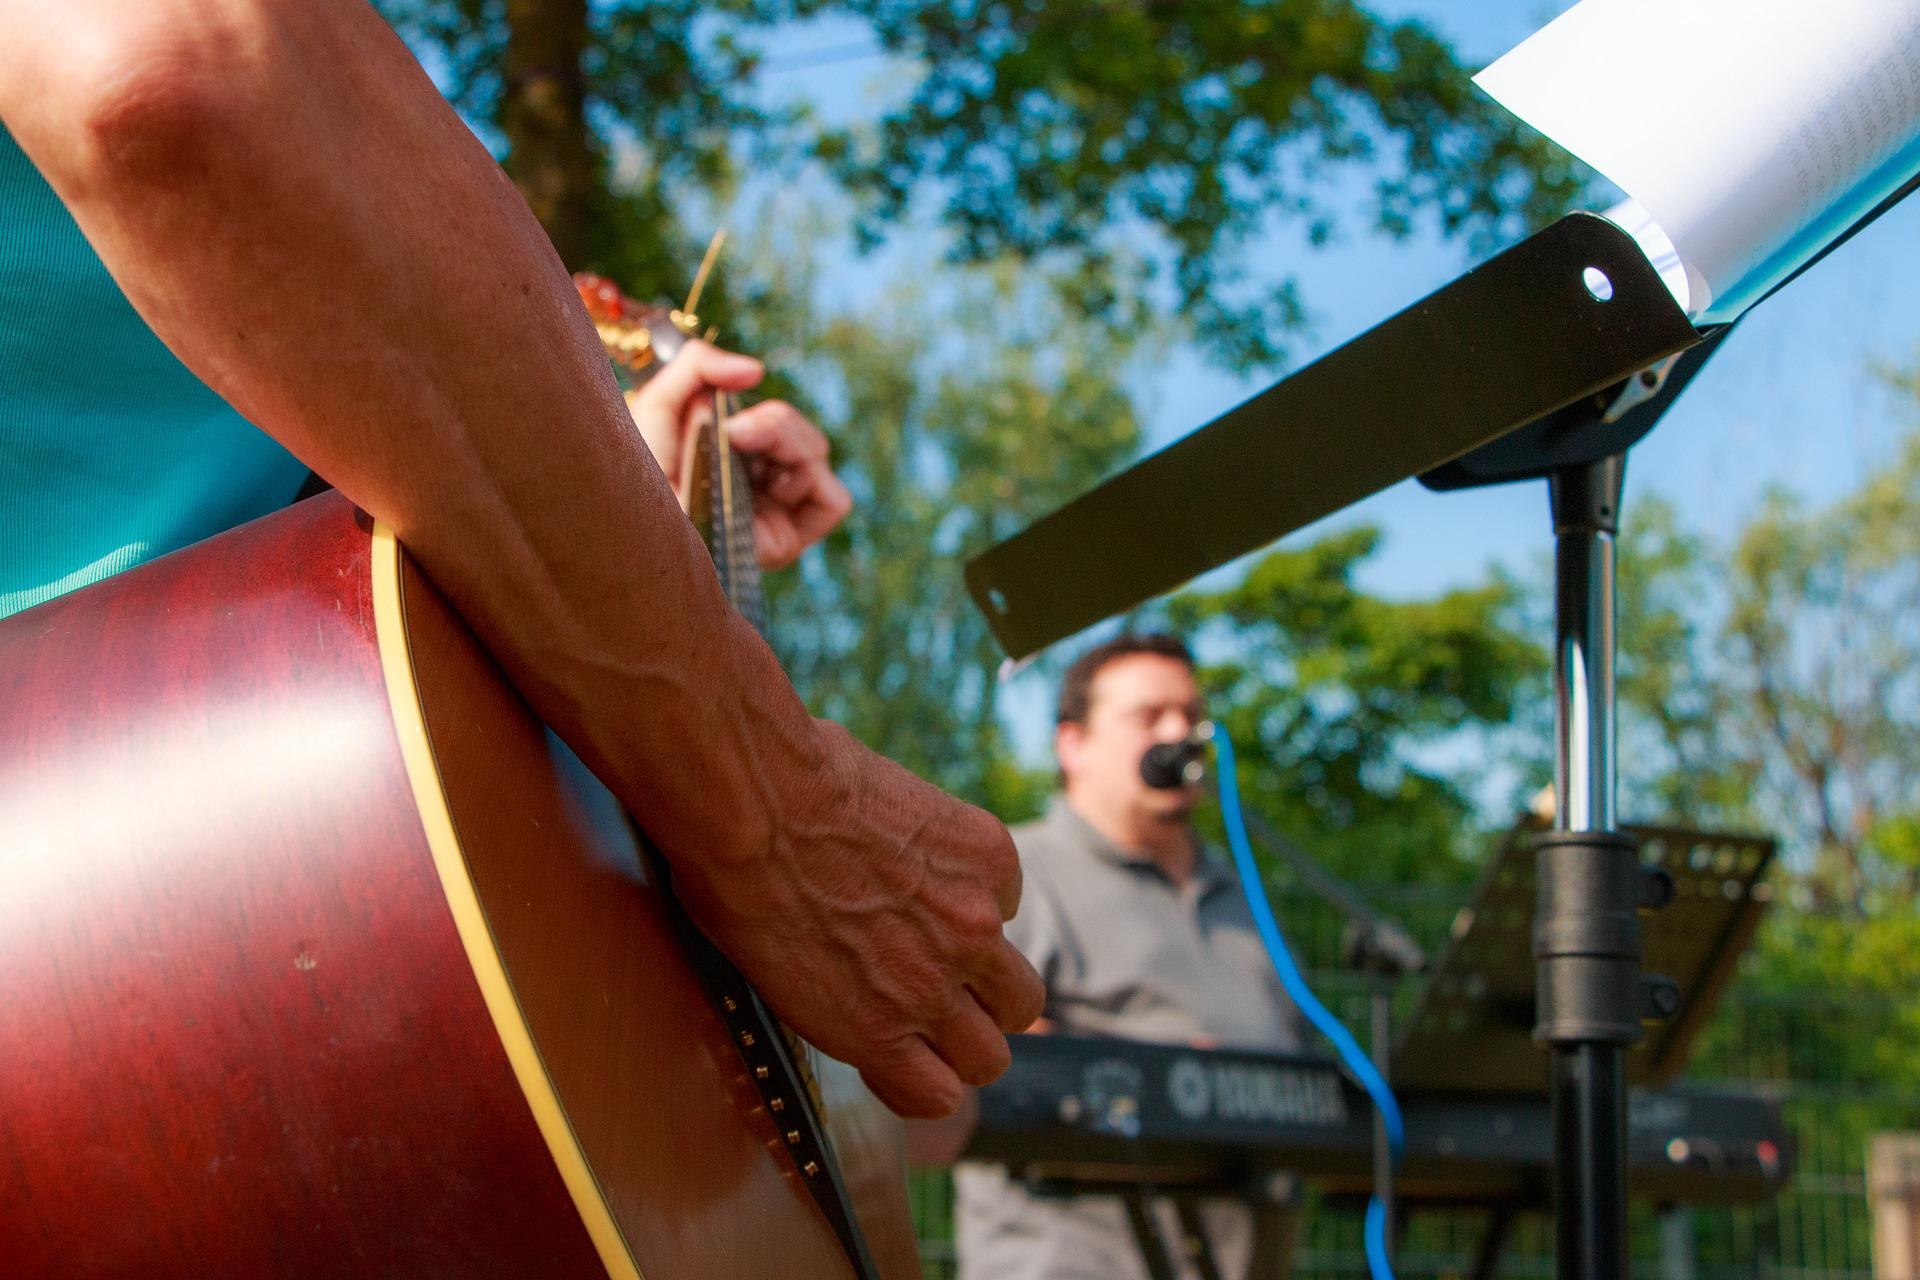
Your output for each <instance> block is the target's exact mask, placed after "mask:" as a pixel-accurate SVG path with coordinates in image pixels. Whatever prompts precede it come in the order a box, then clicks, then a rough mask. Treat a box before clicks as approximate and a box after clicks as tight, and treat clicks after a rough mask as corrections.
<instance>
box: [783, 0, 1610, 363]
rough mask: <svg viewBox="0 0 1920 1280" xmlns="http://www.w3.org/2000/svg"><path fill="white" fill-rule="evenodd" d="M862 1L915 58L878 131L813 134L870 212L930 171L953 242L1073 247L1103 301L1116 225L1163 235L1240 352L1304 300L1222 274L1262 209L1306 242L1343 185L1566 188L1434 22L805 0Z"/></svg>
mask: <svg viewBox="0 0 1920 1280" xmlns="http://www.w3.org/2000/svg"><path fill="white" fill-rule="evenodd" d="M803 8H806V9H808V10H809V11H819V12H831V11H836V10H838V11H842V12H850V13H854V14H857V15H859V16H860V17H861V18H863V19H865V20H866V21H868V22H869V23H870V24H871V25H872V29H873V31H874V33H875V35H876V36H877V37H878V38H879V39H880V41H881V43H882V44H883V45H885V47H886V48H888V49H889V50H891V51H892V52H894V53H896V54H898V55H901V56H904V57H911V58H915V59H918V60H919V61H920V63H921V65H922V66H923V67H924V69H925V75H924V76H923V77H922V78H921V79H920V81H919V83H918V84H917V85H916V86H915V87H914V89H913V92H912V93H911V94H910V95H909V96H908V98H907V100H906V101H905V102H903V103H902V104H900V105H898V106H897V107H895V108H893V109H892V110H890V111H888V113H887V114H886V115H885V116H884V117H883V118H882V119H881V120H880V121H879V123H878V126H877V127H876V128H873V129H871V130H865V131H855V130H843V131H838V132H829V133H826V134H824V135H822V136H821V137H820V138H819V139H818V140H817V142H816V143H815V149H816V151H817V153H818V154H820V155H822V156H823V157H825V158H826V159H827V160H828V161H829V162H830V163H831V165H832V167H833V169H834V171H835V172H836V173H837V174H838V175H839V176H840V177H841V179H842V180H843V181H844V182H845V183H846V184H847V185H848V186H849V188H850V189H852V190H853V191H855V192H857V193H859V194H860V195H862V196H863V197H866V201H867V202H866V204H865V209H866V211H867V214H868V221H867V223H866V229H867V230H868V232H869V234H878V232H879V229H880V228H881V227H883V226H884V225H885V224H886V223H888V222H890V221H893V220H896V219H898V218H899V217H900V216H901V215H902V214H903V213H905V212H906V211H907V210H908V209H909V208H911V207H912V206H913V203H914V201H915V198H916V194H917V192H918V191H919V190H920V189H921V188H922V187H923V185H924V184H925V183H926V182H927V180H928V179H937V180H938V181H937V182H936V183H935V185H934V187H933V189H934V190H935V191H938V192H939V193H941V198H942V199H943V200H944V201H945V206H944V209H943V210H942V213H943V216H944V218H945V220H946V222H947V223H948V225H950V226H951V227H953V228H954V229H955V230H956V231H957V232H958V237H959V239H958V252H959V254H960V255H961V256H962V257H964V258H995V257H1000V256H1004V255H1006V254H1008V253H1009V252H1011V253H1013V254H1015V255H1017V256H1020V257H1023V258H1029V257H1035V256H1039V255H1043V254H1048V253H1060V252H1063V251H1064V252H1065V253H1067V254H1068V255H1069V256H1070V257H1071V258H1072V260H1073V261H1075V262H1077V263H1078V264H1079V265H1080V266H1081V267H1082V271H1081V273H1080V274H1079V276H1078V284H1079V286H1080V288H1079V291H1078V293H1077V294H1076V300H1077V302H1078V304H1079V305H1080V306H1081V307H1082V309H1085V310H1089V311H1092V312H1096V313H1098V312H1102V311H1104V310H1105V309H1106V307H1107V306H1108V304H1109V302H1110V295H1109V293H1108V292H1107V290H1108V288H1109V287H1110V286H1109V283H1108V282H1109V281H1110V279H1111V274H1110V272H1109V271H1108V268H1109V267H1110V265H1111V263H1112V261H1113V257H1114V252H1115V250H1116V248H1117V247H1119V246H1121V245H1124V244H1125V243H1127V241H1128V239H1129V237H1137V234H1138V232H1139V231H1140V230H1142V229H1146V230H1149V231H1151V232H1152V233H1153V234H1154V236H1155V237H1157V239H1158V240H1159V241H1160V242H1161V243H1162V244H1164V245H1165V246H1167V247H1169V248H1170V249H1171V260H1172V282H1173V285H1174V289H1175V295H1176V297H1177V299H1178V307H1179V310H1180V311H1181V313H1182V314H1184V315H1186V316H1187V317H1188V318H1189V319H1190V320H1191V321H1192V322H1193V324H1194V326H1195V328H1196V330H1197V332H1198V333H1199V335H1200V336H1201V337H1202V338H1203V339H1204V340H1206V341H1208V342H1209V343H1210V344H1211V345H1212V346H1213V347H1214V348H1215V349H1216V350H1217V351H1218V352H1219V353H1221V354H1222V355H1224V356H1225V357H1226V358H1227V360H1228V361H1229V362H1231V363H1235V364H1259V363H1269V362H1272V361H1274V360H1277V359H1278V358H1280V357H1281V355H1282V354H1283V352H1282V349H1281V347H1280V346H1279V344H1278V342H1277V341H1276V339H1278V338H1279V337H1280V335H1282V334H1284V333H1285V332H1286V331H1287V330H1289V329H1290V328H1292V327H1293V326H1294V325H1295V324H1296V323H1297V322H1298V321H1299V319H1300V317H1301V313H1302V311H1301V300H1300V299H1299V298H1298V296H1297V295H1296V293H1295V292H1294V290H1293V288H1292V286H1291V285H1290V284H1288V283H1282V284H1281V285H1280V287H1279V288H1277V289H1276V290H1273V291H1271V292H1269V293H1267V294H1266V295H1265V296H1259V295H1257V294H1255V295H1249V294H1248V292H1247V291H1245V290H1241V289H1237V288H1234V287H1233V286H1234V285H1235V283H1236V280H1235V277H1236V274H1237V272H1236V271H1235V269H1234V263H1235V261H1236V259H1235V253H1234V251H1235V250H1236V249H1238V248H1239V247H1241V246H1242V245H1243V244H1244V243H1245V242H1246V241H1247V239H1248V238H1249V237H1251V236H1253V235H1255V234H1268V233H1270V232H1271V230H1272V227H1273V225H1274V223H1275V221H1276V220H1277V221H1280V222H1294V223H1297V224H1300V225H1304V227H1305V228H1306V229H1307V231H1308V234H1309V237H1310V238H1311V239H1312V240H1314V241H1315V242H1318V241H1320V240H1323V239H1325V238H1326V237H1327V236H1329V235H1331V234H1332V233H1333V229H1334V227H1335V225H1336V223H1337V222H1338V221H1339V219H1340V218H1341V216H1342V215H1343V214H1346V213H1348V212H1350V210H1346V209H1342V208H1341V207H1340V204H1341V198H1340V197H1339V196H1338V195H1336V194H1334V193H1337V192H1339V191H1340V190H1341V187H1340V183H1339V181H1338V180H1339V178H1341V177H1342V176H1344V175H1345V174H1347V173H1356V174H1357V176H1360V177H1362V178H1365V179H1370V180H1371V181H1372V183H1373V191H1372V193H1371V196H1370V198H1367V199H1364V200H1362V201H1360V202H1359V203H1360V204H1361V205H1362V206H1363V207H1364V208H1365V209H1366V210H1368V211H1369V213H1363V214H1362V216H1363V217H1368V216H1370V219H1371V221H1372V223H1373V225H1374V226H1375V227H1376V228H1378V229H1381V230H1385V231H1388V232H1390V233H1393V234H1404V233H1405V232H1406V231H1407V230H1408V228H1409V227H1410V226H1412V225H1413V224H1414V222H1415V221H1416V220H1417V219H1419V218H1421V217H1431V218H1434V219H1436V220H1437V222H1438V223H1439V225H1440V226H1441V227H1443V228H1444V229H1445V230H1447V231H1449V232H1452V231H1457V230H1462V229H1471V230H1479V231H1482V232H1494V233H1510V232H1512V231H1513V230H1515V229H1516V228H1517V227H1519V226H1521V225H1523V224H1525V223H1527V222H1529V221H1537V220H1539V219H1541V218H1542V217H1544V216H1549V215H1551V214H1555V213H1558V212H1561V211H1562V210H1563V209H1564V208H1565V207H1566V205H1567V203H1568V201H1569V200H1570V199H1571V198H1572V197H1573V195H1574V194H1575V193H1576V192H1577V191H1578V189H1579V185H1580V182H1579V174H1578V172H1577V170H1576V169H1575V168H1573V167H1572V166H1571V165H1570V164H1569V163H1568V161H1567V158H1566V157H1565V155H1564V153H1560V152H1558V151H1557V150H1556V149H1554V148H1552V147H1551V146H1550V144H1547V143H1545V142H1543V141H1542V140H1541V139H1539V138H1538V137H1537V136H1536V135H1532V134H1530V133H1528V132H1526V131H1524V130H1523V129H1522V128H1521V127H1520V126H1518V125H1517V124H1516V123H1514V122H1513V121H1512V119H1511V118H1510V117H1508V116H1507V115H1506V114H1505V113H1504V112H1503V111H1501V110H1500V109H1499V108H1497V107H1495V106H1494V105H1493V104H1492V102H1491V101H1490V100H1489V99H1487V98H1486V97H1485V96H1484V95H1481V94H1479V93H1478V91H1476V90H1475V89H1474V88H1473V87H1472V85H1471V84H1470V83H1469V71H1468V69H1467V68H1464V67H1463V66H1462V65H1461V64H1460V62H1459V60H1458V58H1457V57H1456V56H1455V54H1454V52H1453V50H1452V49H1451V48H1450V47H1448V45H1447V44H1446V43H1445V42H1444V41H1443V40H1441V39H1440V38H1439V37H1438V36H1437V35H1435V34H1434V33H1433V32H1432V31H1431V30H1430V29H1429V28H1427V27H1425V26H1424V25H1422V24H1420V23H1418V22H1413V21H1392V20H1388V19H1385V18H1382V17H1379V16H1377V15H1375V14H1373V13H1371V12H1369V11H1368V10H1367V9H1365V8H1363V7H1361V6H1359V5H1356V4H1353V3H1351V2H1350V0H1267V2H1264V3H1259V2H1255V3H1249V2H1248V0H1145V2H1142V0H961V2H960V3H952V4H916V3H901V2H900V0H808V3H805V4H804V5H803Z"/></svg>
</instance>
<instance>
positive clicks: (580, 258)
mask: <svg viewBox="0 0 1920 1280" xmlns="http://www.w3.org/2000/svg"><path fill="white" fill-rule="evenodd" d="M507 31H508V35H507V55H506V64H505V67H504V68H503V71H504V74H505V90H504V92H503V94H502V96H501V103H500V127H501V129H502V130H503V131H504V132H505V133H506V135H507V148H508V149H507V163H506V168H507V172H508V173H509V174H511V175H512V177H513V181H514V185H516V186H517V187H519V188H520V193H521V194H522V195H524V196H525V197H526V200H527V204H528V205H529V206H531V207H532V209H533V213H534V216H535V217H537V218H539V219H540V224H541V225H542V226H544V227H545V228H546V229H547V235H548V236H549V237H550V238H551V239H552V240H553V246H554V248H555V249H557V250H559V252H560V260H561V261H562V262H564V263H566V264H567V267H568V268H569V269H570V270H577V269H579V268H580V267H581V266H583V265H584V263H585V258H586V249H587V233H588V229H589V226H590V224H591V218H592V200H593V192H594V187H595V183H596V182H597V180H598V177H599V156H598V155H597V154H596V152H595V149H594V145H593V137H592V134H591V133H590V132H589V131H588V128H587V110H586V107H587V76H586V68H585V66H584V62H585V58H586V50H587V41H588V30H587V0H507Z"/></svg>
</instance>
